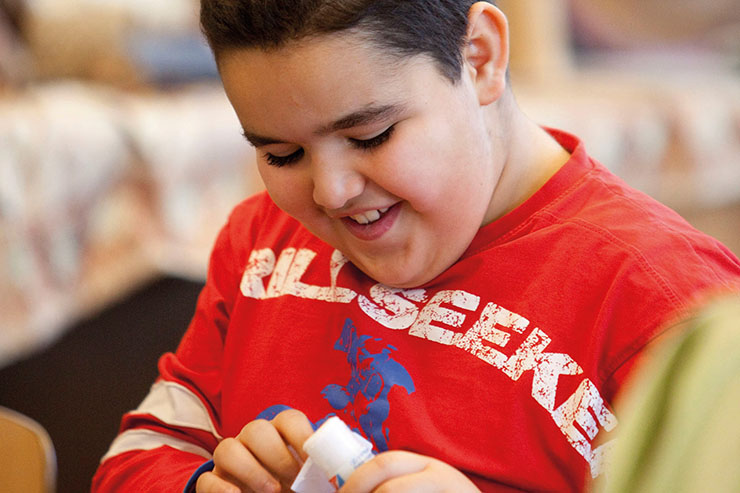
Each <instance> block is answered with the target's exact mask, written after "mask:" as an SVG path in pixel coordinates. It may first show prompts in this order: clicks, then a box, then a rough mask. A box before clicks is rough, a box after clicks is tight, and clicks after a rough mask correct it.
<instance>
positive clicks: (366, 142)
mask: <svg viewBox="0 0 740 493" xmlns="http://www.w3.org/2000/svg"><path fill="white" fill-rule="evenodd" d="M395 128H396V126H395V125H391V126H390V127H388V128H387V129H385V130H384V131H383V132H382V133H380V134H378V135H376V136H375V137H371V138H369V139H349V141H350V142H351V143H352V145H353V146H355V147H356V148H357V149H362V150H369V149H374V148H375V147H379V146H381V145H383V144H385V143H386V142H387V141H388V139H390V138H391V135H393V131H394V130H395Z"/></svg>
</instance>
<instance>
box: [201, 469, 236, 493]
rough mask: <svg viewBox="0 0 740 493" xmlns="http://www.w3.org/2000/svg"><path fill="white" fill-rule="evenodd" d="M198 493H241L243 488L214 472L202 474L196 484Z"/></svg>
mask: <svg viewBox="0 0 740 493" xmlns="http://www.w3.org/2000/svg"><path fill="white" fill-rule="evenodd" d="M195 491H196V493H241V491H242V490H241V488H239V487H238V486H236V485H234V484H232V483H230V482H228V481H226V480H225V479H224V478H221V477H219V476H217V475H216V474H214V473H212V472H207V473H204V474H201V476H200V477H199V478H198V481H197V482H196V483H195Z"/></svg>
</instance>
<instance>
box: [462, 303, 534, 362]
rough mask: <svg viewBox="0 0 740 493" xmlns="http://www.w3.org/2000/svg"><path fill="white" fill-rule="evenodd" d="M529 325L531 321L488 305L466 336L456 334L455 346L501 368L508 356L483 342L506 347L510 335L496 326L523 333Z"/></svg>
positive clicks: (495, 305) (493, 305)
mask: <svg viewBox="0 0 740 493" xmlns="http://www.w3.org/2000/svg"><path fill="white" fill-rule="evenodd" d="M528 325H529V320H527V319H526V318H524V317H522V316H520V315H517V314H516V313H512V312H510V311H509V310H507V309H506V308H502V307H500V306H498V305H497V304H495V303H488V304H487V305H486V306H485V308H483V311H482V313H481V315H480V318H479V319H478V320H477V321H476V322H475V324H473V327H472V328H470V329H468V331H467V332H465V334H464V335H463V334H455V337H453V344H455V346H457V347H459V348H460V349H464V350H465V351H468V352H469V353H470V354H472V355H474V356H477V357H478V358H480V359H482V360H483V361H485V362H486V363H488V364H490V365H493V366H495V367H496V368H501V367H502V366H503V365H504V363H505V362H506V355H504V354H503V353H502V352H501V351H497V350H495V349H493V348H492V347H490V346H488V345H487V344H484V342H483V341H486V342H489V343H491V344H495V345H497V346H499V347H504V346H506V344H508V342H509V338H510V336H509V333H508V332H504V331H503V330H499V329H497V328H496V326H500V327H505V328H507V329H512V330H514V331H516V332H519V333H522V332H524V329H526V328H527V326H528Z"/></svg>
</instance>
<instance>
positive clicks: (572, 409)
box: [551, 378, 617, 462]
mask: <svg viewBox="0 0 740 493" xmlns="http://www.w3.org/2000/svg"><path fill="white" fill-rule="evenodd" d="M589 409H592V410H593V414H591V412H590V411H589ZM594 415H595V416H596V420H598V424H597V423H596V420H595V419H594ZM551 416H552V419H553V420H554V421H555V424H557V425H558V428H560V431H562V432H563V434H564V435H565V437H566V438H567V439H568V442H570V444H571V445H572V446H573V448H575V449H576V450H577V451H578V453H580V454H581V455H582V456H583V457H584V458H585V459H586V460H587V461H589V462H590V461H591V460H592V458H594V457H595V456H594V455H593V453H592V451H591V443H590V441H591V440H593V439H594V438H595V437H596V434H597V433H598V431H599V425H601V426H602V427H604V429H605V430H606V431H611V430H613V429H614V427H615V426H617V418H616V417H615V416H614V415H613V414H612V413H611V412H610V411H609V409H607V408H606V405H605V404H604V399H603V398H602V397H601V395H600V394H599V391H598V389H597V388H596V386H595V385H594V384H593V382H591V380H589V379H588V378H585V379H583V381H582V382H581V384H580V385H579V386H578V388H577V389H576V391H575V392H574V393H573V395H571V396H570V397H569V398H568V400H566V401H565V402H563V403H562V404H561V405H560V407H558V408H557V409H555V410H554V411H552V412H551ZM576 423H578V425H580V427H581V428H582V429H583V431H585V432H586V435H587V437H585V436H583V434H582V433H581V432H580V431H578V428H576V426H575V424H576Z"/></svg>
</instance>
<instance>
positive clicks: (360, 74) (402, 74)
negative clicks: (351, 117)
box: [219, 34, 445, 130]
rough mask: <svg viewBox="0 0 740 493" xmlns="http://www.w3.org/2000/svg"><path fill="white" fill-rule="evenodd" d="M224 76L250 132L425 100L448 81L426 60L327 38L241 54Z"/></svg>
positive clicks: (224, 66) (232, 57)
mask: <svg viewBox="0 0 740 493" xmlns="http://www.w3.org/2000/svg"><path fill="white" fill-rule="evenodd" d="M219 70H220V73H221V78H222V81H223V83H224V88H225V89H226V93H227V95H228V97H229V99H230V100H231V103H232V105H233V106H234V108H235V110H236V112H237V115H238V116H239V119H240V120H241V122H242V125H243V126H244V127H245V130H247V129H248V128H254V129H255V130H258V128H257V127H258V126H259V127H262V126H267V125H269V124H270V122H280V123H281V124H283V126H285V125H287V124H289V123H290V122H291V121H293V120H297V119H302V120H303V121H306V122H310V123H311V124H313V125H319V124H321V123H323V122H326V121H328V120H333V119H334V118H337V117H339V116H341V115H343V114H346V113H347V112H348V111H351V110H356V109H359V108H362V107H367V106H368V105H383V104H398V103H404V104H405V103H407V102H408V101H409V100H412V99H415V98H419V97H424V94H425V92H426V91H425V87H427V86H429V83H430V80H429V79H430V78H431V79H439V82H443V81H444V80H445V79H444V78H443V76H442V75H441V74H440V73H439V72H438V71H437V70H436V68H435V66H434V64H433V62H431V60H430V59H428V58H427V57H425V56H412V57H405V58H398V57H396V56H393V55H388V54H387V53H385V52H384V51H383V50H382V49H380V48H379V47H377V46H376V45H374V44H373V43H370V42H368V41H367V40H366V39H364V38H363V37H362V36H357V35H347V34H342V35H325V36H320V37H314V38H310V39H305V40H301V41H297V42H292V43H290V44H288V45H285V46H283V47H281V48H278V49H271V50H261V49H255V48H248V49H235V50H232V51H229V52H225V53H224V54H222V56H221V57H220V60H219Z"/></svg>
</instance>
